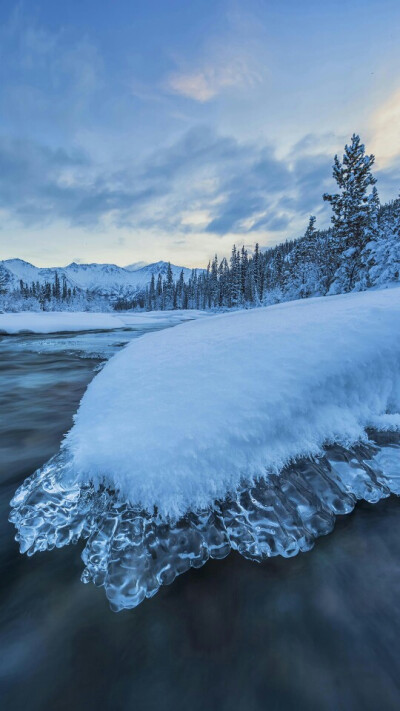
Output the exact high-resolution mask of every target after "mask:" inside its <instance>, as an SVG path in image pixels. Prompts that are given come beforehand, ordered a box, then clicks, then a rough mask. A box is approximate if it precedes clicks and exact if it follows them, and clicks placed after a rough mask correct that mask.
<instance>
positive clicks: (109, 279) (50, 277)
mask: <svg viewBox="0 0 400 711" xmlns="http://www.w3.org/2000/svg"><path fill="white" fill-rule="evenodd" d="M141 265H142V266H141ZM0 269H1V270H2V272H3V275H4V281H5V287H6V289H7V291H11V290H13V289H14V288H18V287H19V283H20V281H21V280H22V281H23V282H24V283H26V284H28V285H30V284H31V283H32V282H39V284H43V283H45V282H48V281H50V282H53V281H54V279H55V275H56V272H57V274H58V276H59V278H60V279H62V278H63V277H65V279H66V282H67V287H70V288H71V289H73V288H75V289H78V290H83V291H90V292H93V293H96V294H100V295H103V296H113V297H117V296H132V295H135V294H139V293H140V292H142V291H144V290H145V289H146V287H147V286H148V285H150V282H151V278H152V276H153V275H154V278H155V279H156V280H157V278H158V275H159V274H161V276H162V277H163V278H165V277H166V275H167V270H168V262H164V261H159V262H153V263H151V264H143V262H142V263H141V262H136V263H133V264H129V265H128V266H127V267H120V266H118V265H117V264H112V263H107V262H106V263H103V264H102V263H97V262H92V263H88V264H80V263H77V262H71V263H70V264H67V265H66V266H65V267H36V266H35V265H34V264H32V263H31V262H27V261H25V260H24V259H20V258H18V257H16V258H12V259H4V260H0ZM171 269H172V274H173V278H174V281H176V280H177V279H178V278H179V276H180V274H181V272H182V270H183V278H184V280H185V282H187V281H188V280H189V277H190V275H191V273H192V270H191V269H189V268H188V267H181V266H177V265H175V264H171Z"/></svg>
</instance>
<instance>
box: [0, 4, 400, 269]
mask: <svg viewBox="0 0 400 711" xmlns="http://www.w3.org/2000/svg"><path fill="white" fill-rule="evenodd" d="M399 36H400V3H399V1H398V0H379V1H378V0H324V2H321V0H302V2H299V0H246V2H239V1H235V2H233V1H231V0H190V2H188V1H187V0H135V1H132V0H102V2H99V1H98V0H79V1H78V0H69V1H68V2H63V3H60V2H54V0H29V1H28V0H25V1H23V2H11V1H10V0H1V3H0V259H8V258H13V257H19V258H21V259H26V260H27V261H30V262H33V263H34V264H36V265H38V266H53V265H60V266H61V265H65V264H68V263H70V262H72V261H77V262H112V263H115V264H119V265H126V264H131V263H133V262H137V261H145V262H153V261H158V260H161V259H162V260H167V261H168V260H170V261H171V262H173V263H175V264H179V265H186V266H190V267H194V266H204V265H205V264H206V263H207V261H208V260H209V258H212V257H213V255H214V254H215V253H218V255H219V256H226V255H228V254H229V252H230V249H231V246H232V244H233V243H236V244H237V245H242V244H245V245H246V246H248V248H249V249H251V248H252V247H253V245H254V244H255V243H256V242H259V244H260V245H261V246H263V247H266V246H269V245H273V244H276V243H278V242H281V241H284V240H285V239H291V238H294V237H297V236H299V235H301V234H302V233H303V232H304V230H305V228H306V226H307V222H308V218H309V216H310V214H315V215H316V217H317V225H318V226H320V227H321V228H323V227H326V226H327V225H328V224H329V219H330V214H329V206H328V205H327V204H326V203H325V204H324V203H323V201H322V198H321V196H322V194H323V193H324V192H326V191H327V190H328V191H329V190H331V189H333V187H334V185H333V183H332V178H331V166H332V162H333V157H334V155H335V153H339V155H340V154H341V153H342V152H343V147H344V145H345V143H346V142H348V141H349V139H350V137H351V135H352V133H354V132H356V133H359V134H360V135H361V138H362V140H363V142H364V143H365V145H366V149H367V151H368V152H369V153H370V152H373V153H374V154H375V156H376V163H375V175H376V177H377V178H378V189H379V191H380V195H381V199H382V200H388V199H392V198H394V197H396V196H397V195H398V193H399V190H400V130H399V126H400V43H399V41H398V37H399Z"/></svg>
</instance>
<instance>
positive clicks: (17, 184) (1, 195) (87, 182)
mask: <svg viewBox="0 0 400 711" xmlns="http://www.w3.org/2000/svg"><path fill="white" fill-rule="evenodd" d="M310 144H311V145H313V146H314V142H313V141H311V142H310ZM331 164H332V157H328V156H327V155H326V154H324V153H323V154H317V153H315V151H314V150H313V152H312V153H311V154H310V155H307V154H306V153H304V151H303V154H302V155H301V157H300V158H298V159H297V160H294V159H293V155H292V154H290V155H289V156H288V157H283V158H278V157H277V156H276V154H275V152H274V150H273V148H272V147H271V146H268V145H259V144H257V143H254V142H240V141H237V140H236V139H234V138H232V137H230V136H221V135H219V134H218V133H216V132H215V131H213V130H211V129H210V128H209V127H206V126H199V127H197V128H194V129H192V130H190V131H187V132H186V133H184V134H182V135H181V136H180V137H179V138H178V139H177V140H176V141H175V142H173V143H171V144H170V145H167V146H164V147H161V148H158V149H157V150H155V151H153V152H152V153H150V154H149V155H147V156H146V157H144V158H143V159H142V160H140V161H138V162H137V163H135V164H132V163H130V162H129V161H128V160H126V161H125V162H120V164H118V165H115V164H114V163H113V164H99V163H96V162H95V161H94V160H93V159H92V158H91V157H90V156H89V155H88V154H87V153H84V152H82V151H77V150H75V151H72V150H69V151H68V150H65V149H56V148H50V147H49V146H44V145H42V144H40V143H38V142H35V141H32V140H25V141H21V140H16V139H14V138H12V137H6V136H3V137H0V210H2V211H3V213H4V214H8V216H9V218H10V219H13V220H14V221H15V220H17V221H19V222H20V223H21V224H23V225H25V226H38V225H47V226H48V225H51V224H58V223H59V222H60V220H61V221H63V223H64V224H66V225H70V226H73V227H74V226H81V227H84V228H87V229H88V230H94V229H96V230H97V231H98V230H103V231H107V230H109V229H114V230H115V229H119V230H121V229H125V230H129V231H131V232H132V231H142V232H144V233H146V232H147V233H148V234H151V233H152V232H153V231H154V230H156V231H158V232H160V233H162V234H164V235H166V236H168V235H170V239H172V237H173V238H174V240H175V243H176V240H181V239H186V241H187V240H188V239H189V236H190V235H196V239H197V238H198V235H201V234H203V235H204V236H205V237H206V236H207V235H214V236H216V237H218V238H223V237H226V236H231V237H232V239H235V235H240V237H238V239H244V238H245V235H249V236H250V235H252V236H253V235H254V240H256V239H257V238H258V239H259V237H257V234H258V233H259V234H262V235H265V234H269V235H270V239H282V238H285V237H286V236H288V237H294V236H297V235H298V234H301V233H302V232H303V230H304V229H305V226H306V223H307V219H308V216H309V215H310V214H317V215H318V216H319V219H318V221H319V224H320V226H326V225H327V224H328V223H329V208H328V207H327V206H326V205H325V204H324V203H323V202H322V194H323V193H324V192H325V191H326V190H328V191H329V190H331V189H332V188H333V184H332V177H331ZM380 177H381V178H382V179H385V180H386V183H385V184H387V185H390V186H392V185H394V184H395V178H396V176H395V174H394V172H393V171H386V172H384V173H383V174H382V176H380Z"/></svg>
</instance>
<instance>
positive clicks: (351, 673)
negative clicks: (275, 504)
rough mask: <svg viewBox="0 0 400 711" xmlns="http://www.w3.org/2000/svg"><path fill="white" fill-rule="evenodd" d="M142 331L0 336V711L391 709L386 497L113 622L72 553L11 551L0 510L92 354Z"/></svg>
mask: <svg viewBox="0 0 400 711" xmlns="http://www.w3.org/2000/svg"><path fill="white" fill-rule="evenodd" d="M140 335H141V331H129V332H128V331H121V332H112V333H92V334H75V335H73V336H67V335H57V336H51V337H43V336H33V335H30V336H15V337H0V467H1V479H0V484H1V492H0V553H1V559H2V563H1V572H2V575H1V582H0V597H1V604H0V699H1V701H0V708H1V709H5V710H6V711H9V710H10V711H20V710H21V711H22V710H23V711H47V710H48V711H50V710H51V711H53V710H55V709H57V711H63V710H64V709H65V710H68V711H70V710H71V711H72V710H74V711H80V710H81V709H82V710H83V709H85V711H86V710H89V711H90V709H96V710H103V709H104V710H106V711H108V709H110V711H111V710H113V711H114V710H115V711H119V710H121V711H122V710H125V709H126V710H129V711H130V710H131V709H132V710H134V709H135V710H136V709H137V710H138V711H153V710H154V711H156V710H157V711H164V710H165V711H175V710H177V711H179V710H180V709H182V710H183V709H185V710H186V709H190V711H204V710H206V709H207V710H210V711H214V709H218V710H221V711H253V710H254V711H265V710H267V709H268V710H270V709H271V710H279V711H281V710H285V711H286V710H288V711H292V710H294V709H296V710H300V711H302V710H304V711H313V710H314V709H315V711H325V710H329V711H338V709H344V710H345V711H350V710H353V709H355V710H357V711H358V710H359V709H360V711H361V710H369V709H371V711H372V710H374V711H375V710H377V709H379V710H386V709H388V710H389V709H390V710H391V709H393V710H396V711H398V709H399V708H400V603H399V599H400V501H398V500H397V499H396V498H394V497H391V498H389V499H386V500H384V501H381V502H380V503H379V504H377V505H375V506H371V505H367V504H361V505H358V506H357V508H356V510H355V511H354V513H353V514H351V515H349V516H346V517H342V518H339V519H338V522H337V525H336V528H335V531H334V532H333V534H331V535H329V536H327V537H325V538H321V539H319V540H318V542H317V544H316V546H315V548H314V550H312V551H311V552H309V553H307V554H302V555H299V556H297V557H296V558H292V559H281V558H276V559H271V560H268V561H267V562H266V563H263V564H261V565H258V564H255V563H251V562H249V561H246V560H244V559H243V558H241V557H240V556H239V555H237V554H234V553H232V554H230V555H229V556H228V558H226V559H225V560H222V561H210V562H209V563H207V564H206V565H205V566H204V567H203V568H201V569H200V570H192V571H190V572H188V573H186V574H184V575H182V576H181V577H179V578H178V579H177V580H175V582H174V583H173V585H171V586H170V587H165V588H162V589H161V590H160V592H159V593H158V594H157V595H156V597H155V598H153V599H151V600H146V601H145V602H144V603H142V604H141V605H140V606H139V607H138V608H136V609H134V610H130V611H125V612H122V613H118V614H115V613H113V612H111V611H110V609H109V606H108V603H107V600H106V598H105V595H104V592H103V590H102V589H101V588H100V589H99V588H96V587H94V586H93V585H83V584H82V583H81V582H80V580H79V578H80V573H81V570H82V563H81V561H80V554H79V552H80V550H81V547H82V545H80V544H78V546H67V547H66V548H62V549H59V550H53V551H51V552H46V553H43V554H38V555H36V556H34V557H33V558H27V557H26V556H21V555H20V554H19V552H18V548H17V544H16V543H15V541H14V538H13V537H14V529H13V527H12V526H11V525H10V524H9V523H8V521H7V518H8V513H9V508H8V505H9V500H10V498H11V497H12V494H13V493H14V491H15V489H16V488H17V486H19V484H20V483H22V481H23V480H24V478H25V477H26V476H28V475H29V474H31V473H32V472H33V471H34V470H35V469H36V468H37V467H39V466H40V465H41V464H43V463H44V462H45V461H46V460H47V459H48V458H49V457H51V456H52V455H53V454H54V453H56V452H57V451H58V449H59V445H60V441H61V439H62V436H63V434H64V433H65V432H66V431H68V429H69V428H70V426H71V424H72V417H73V414H74V412H75V411H76V409H77V407H78V404H79V401H80V399H81V397H82V395H83V393H84V391H85V388H86V387H87V384H88V383H89V381H90V380H91V379H92V377H93V376H94V374H95V372H96V370H97V369H98V368H99V367H101V364H102V363H103V362H104V360H105V359H107V358H108V357H110V356H111V355H112V354H113V353H114V352H115V351H116V350H117V349H118V348H120V347H121V345H122V344H123V343H126V342H127V341H128V340H131V339H132V338H135V337H138V336H140Z"/></svg>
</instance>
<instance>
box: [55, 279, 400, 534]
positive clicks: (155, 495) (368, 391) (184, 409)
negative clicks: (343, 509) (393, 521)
mask: <svg viewBox="0 0 400 711" xmlns="http://www.w3.org/2000/svg"><path fill="white" fill-rule="evenodd" d="M399 412H400V289H388V290H385V291H375V292H364V293H359V294H349V295H342V296H335V297H324V298H318V299H308V300H303V301H296V302H289V303H285V304H279V305H276V306H272V307H266V308H260V309H254V310H251V311H239V312H235V313H229V314H222V315H218V316H213V317H210V318H204V319H201V320H198V321H195V322H191V323H185V324H181V325H179V326H177V327H176V328H174V329H169V330H165V331H161V332H157V333H150V334H147V335H146V336H144V337H143V338H140V339H137V340H135V341H134V342H132V343H131V344H130V345H129V346H127V347H126V348H125V349H124V350H122V351H121V352H119V353H118V354H117V355H116V356H114V357H113V358H112V359H111V360H110V361H109V362H108V363H107V365H106V366H105V368H104V369H103V370H102V372H100V373H99V374H98V375H97V376H96V377H95V378H94V380H93V381H92V383H91V384H90V385H89V387H88V390H87V392H86V394H85V395H84V397H83V399H82V402H81V405H80V408H79V410H78V413H77V415H76V418H75V424H74V426H73V428H72V430H71V431H70V432H69V434H68V435H67V437H66V440H65V443H64V447H63V456H66V457H67V458H68V460H69V462H70V467H71V468H70V471H74V472H75V475H77V477H78V481H80V482H81V484H90V483H93V484H94V485H95V486H97V485H99V484H105V486H106V487H108V488H109V489H111V490H115V491H117V492H119V495H120V500H123V501H124V502H126V503H129V504H131V505H133V506H137V507H141V508H143V509H145V510H147V511H148V512H152V511H153V510H154V507H157V509H158V512H159V513H160V514H161V515H162V516H164V517H167V518H168V517H170V518H171V519H172V520H173V519H174V518H175V519H177V518H178V517H179V516H182V515H183V514H185V512H187V511H189V510H191V511H193V510H196V509H200V508H204V507H207V506H210V505H212V503H213V502H214V501H215V500H216V499H222V498H224V497H226V496H227V495H228V494H229V493H230V492H234V491H235V490H237V489H238V488H239V486H240V485H243V483H246V482H248V483H249V484H250V485H251V484H252V483H254V480H255V479H256V478H257V477H265V476H268V474H269V475H271V474H272V473H277V472H279V470H280V469H281V468H282V467H283V466H285V465H286V464H287V463H288V462H289V461H290V460H293V459H294V458H299V457H310V456H313V455H320V454H321V452H322V446H323V445H324V444H326V443H333V442H335V443H339V444H341V445H343V446H350V445H351V444H352V443H354V442H356V441H358V440H360V439H361V440H362V439H366V434H365V428H367V427H369V426H371V427H372V426H373V427H374V428H377V429H384V430H391V429H392V430H393V429H396V427H397V425H398V421H397V420H398V416H396V413H399Z"/></svg>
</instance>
